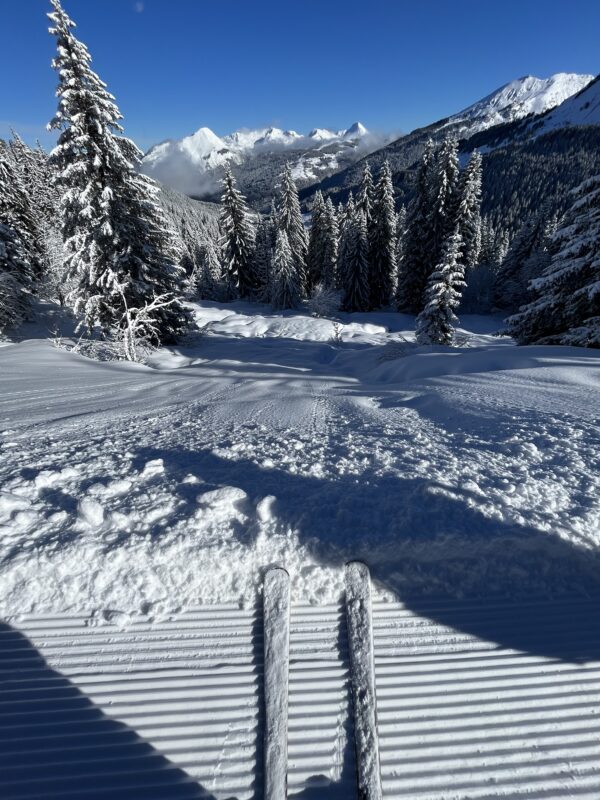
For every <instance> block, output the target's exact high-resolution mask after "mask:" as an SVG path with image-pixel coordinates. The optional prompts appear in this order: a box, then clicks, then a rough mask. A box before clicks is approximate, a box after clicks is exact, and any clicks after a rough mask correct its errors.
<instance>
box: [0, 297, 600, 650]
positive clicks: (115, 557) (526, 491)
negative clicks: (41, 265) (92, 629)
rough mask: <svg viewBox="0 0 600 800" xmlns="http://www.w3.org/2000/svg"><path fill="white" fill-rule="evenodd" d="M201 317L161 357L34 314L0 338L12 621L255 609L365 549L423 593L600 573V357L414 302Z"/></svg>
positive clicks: (375, 571)
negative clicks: (429, 334)
mask: <svg viewBox="0 0 600 800" xmlns="http://www.w3.org/2000/svg"><path fill="white" fill-rule="evenodd" d="M195 313H196V318H197V322H198V325H199V327H200V328H201V330H202V335H198V336H196V338H195V340H190V342H189V343H188V346H186V347H179V348H176V349H174V350H163V351H160V352H159V353H158V354H157V355H156V356H155V358H154V359H153V363H152V365H151V366H141V365H133V364H127V363H108V362H97V361H92V360H90V359H87V358H85V357H83V356H80V355H76V354H74V353H71V352H68V351H67V350H64V349H58V348H57V347H55V346H54V345H53V343H52V341H50V340H48V339H44V338H36V337H37V336H39V332H38V328H36V327H34V326H32V327H31V329H30V333H28V331H27V328H26V327H25V328H24V329H23V340H22V341H20V342H18V343H14V344H10V343H4V346H3V347H0V441H1V461H0V479H1V487H0V489H1V494H0V541H1V542H2V560H1V566H0V584H1V586H2V591H1V592H0V611H1V613H2V615H3V617H4V618H5V619H9V620H10V619H16V618H18V617H19V616H20V615H22V614H25V613H48V612H62V613H66V612H77V613H79V614H82V613H83V614H84V615H86V616H87V617H88V618H89V620H90V623H92V624H94V623H96V622H98V623H101V622H104V621H112V622H115V623H117V624H118V625H120V626H126V625H127V623H128V622H129V621H131V620H132V619H147V620H152V619H157V618H162V617H165V616H168V615H169V614H170V613H172V612H174V611H177V610H181V609H185V608H190V607H196V606H198V605H199V604H204V603H216V602H219V603H231V602H234V603H239V604H241V605H245V606H250V605H251V604H252V603H253V601H254V599H255V597H256V593H257V589H259V587H260V583H261V579H262V573H263V571H264V569H265V567H267V566H269V565H272V564H281V565H283V566H285V567H286V568H287V569H288V570H289V572H290V574H291V579H292V596H293V598H294V600H295V601H302V602H311V603H335V602H337V601H338V600H339V597H340V594H341V591H342V588H343V569H342V567H343V564H344V562H345V561H346V560H347V559H349V558H359V559H364V560H366V561H367V562H368V563H369V565H370V567H371V572H372V576H373V579H374V581H375V584H376V589H375V596H376V598H377V599H378V600H379V601H381V600H386V599H387V600H393V599H400V600H402V602H405V603H409V604H411V603H412V604H414V605H415V607H418V605H419V603H421V602H425V599H424V598H426V597H428V596H432V595H445V596H451V597H457V598H458V597H460V598H472V597H475V598H476V597H483V596H487V597H489V595H490V594H498V595H506V596H510V597H515V596H517V597H523V596H530V595H540V594H542V595H544V594H549V595H556V594H561V593H572V592H581V593H584V592H586V591H587V590H591V589H592V588H595V583H596V580H597V576H598V575H600V570H599V569H598V557H597V555H596V549H597V545H598V543H599V539H600V500H599V498H600V492H599V488H600V469H599V467H600V427H599V423H598V419H599V416H600V415H599V412H600V392H599V390H600V353H598V352H594V351H589V350H582V349H575V348H559V347H528V348H517V347H515V346H514V345H513V343H512V342H511V340H510V339H508V338H506V337H498V336H494V335H493V334H494V332H495V331H496V330H497V329H498V328H499V327H500V326H501V321H500V320H499V319H497V318H487V317H474V316H471V317H469V316H465V317H463V319H462V325H463V333H464V346H462V347H460V348H457V349H453V350H448V349H444V348H435V349H432V348H423V347H421V348H419V347H416V346H415V345H414V344H413V343H412V338H413V337H412V328H413V320H412V318H410V317H407V316H402V315H399V314H395V313H378V314H356V315H340V318H339V319H340V322H339V324H337V325H336V324H334V323H333V322H332V321H330V320H323V319H321V320H315V319H312V318H310V317H308V316H306V315H303V314H294V313H286V314H283V315H280V314H272V313H271V312H270V311H269V310H268V309H267V308H266V307H260V306H255V305H245V304H242V303H238V304H231V305H224V304H223V305H219V304H216V303H204V304H202V305H198V306H197V307H195ZM29 335H31V336H32V337H33V338H27V337H28V336H29ZM407 340H408V341H407ZM509 643H510V642H509Z"/></svg>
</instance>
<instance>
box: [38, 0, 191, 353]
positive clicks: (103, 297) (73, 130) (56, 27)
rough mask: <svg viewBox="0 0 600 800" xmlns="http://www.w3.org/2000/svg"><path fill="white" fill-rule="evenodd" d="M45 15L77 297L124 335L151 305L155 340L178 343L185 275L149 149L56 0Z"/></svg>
mask: <svg viewBox="0 0 600 800" xmlns="http://www.w3.org/2000/svg"><path fill="white" fill-rule="evenodd" d="M51 4H52V7H53V9H54V10H53V12H52V13H50V14H49V15H48V16H49V18H50V20H51V21H52V24H53V27H52V28H50V33H51V34H52V35H53V36H55V37H56V44H57V50H58V53H57V56H56V58H55V59H54V61H53V67H54V69H55V70H56V71H57V72H58V76H59V84H58V89H57V96H58V98H59V100H58V111H57V113H56V116H55V117H54V119H53V120H52V121H51V123H50V128H51V129H55V130H58V131H59V136H58V142H57V145H56V147H55V149H54V151H53V152H52V161H53V164H54V165H55V167H56V170H57V180H58V184H59V187H60V190H61V192H62V200H61V208H60V211H61V216H62V233H63V238H64V241H65V245H66V251H67V255H66V261H67V266H68V270H69V274H70V276H71V277H72V278H73V279H74V281H75V289H74V291H73V293H72V295H71V301H72V303H73V306H74V309H75V311H76V313H79V314H82V315H83V324H85V325H86V326H87V327H88V328H92V327H93V325H94V324H95V323H96V322H98V323H99V324H100V325H101V326H102V328H103V329H104V330H105V331H115V330H117V331H118V330H122V329H123V328H124V327H126V326H127V324H128V322H127V320H128V319H130V318H131V317H132V314H134V313H135V311H136V310H137V309H139V310H140V312H141V311H142V310H143V309H147V308H148V307H149V306H150V305H152V312H151V313H150V314H148V313H146V312H144V319H146V320H148V330H149V331H150V333H151V339H152V340H153V341H154V340H160V341H163V342H166V341H171V340H173V337H174V336H175V335H176V334H177V333H178V332H180V331H181V330H182V329H183V328H184V327H185V325H186V323H187V314H186V312H185V311H184V309H183V307H182V306H181V304H180V303H179V301H177V300H176V299H175V298H174V297H171V300H170V302H154V301H155V299H156V298H157V297H165V296H167V295H172V294H173V293H175V292H178V291H179V289H180V287H181V283H182V281H183V279H184V277H185V276H184V274H183V270H181V269H180V268H179V266H178V252H177V250H176V245H175V240H174V237H173V233H172V231H171V230H170V229H169V226H168V224H167V221H166V218H165V216H164V214H163V212H162V210H161V209H160V207H159V206H158V204H157V202H156V194H157V191H158V190H157V188H156V186H155V184H154V183H153V182H152V181H150V179H148V178H146V177H145V176H143V175H141V174H140V173H139V172H138V171H137V170H138V167H139V164H140V162H141V157H142V153H141V151H140V150H138V148H137V147H136V146H135V145H134V144H133V142H131V141H130V140H129V139H125V138H122V137H120V136H118V135H117V134H119V133H120V132H121V131H122V128H121V126H120V124H119V120H120V119H121V114H120V113H119V110H118V108H117V106H116V104H115V102H114V98H113V97H112V95H110V94H109V93H108V91H107V90H106V85H105V84H104V83H103V82H102V81H101V80H100V78H99V77H98V76H97V75H96V73H95V72H93V71H92V69H91V67H90V62H91V57H90V54H89V52H88V50H87V48H86V47H85V45H84V44H82V43H81V42H79V41H78V40H77V39H76V38H75V36H74V34H73V28H74V27H75V23H74V22H73V21H72V20H71V19H70V18H69V17H68V15H67V14H66V12H65V11H64V10H63V9H62V7H61V4H60V2H59V0H51Z"/></svg>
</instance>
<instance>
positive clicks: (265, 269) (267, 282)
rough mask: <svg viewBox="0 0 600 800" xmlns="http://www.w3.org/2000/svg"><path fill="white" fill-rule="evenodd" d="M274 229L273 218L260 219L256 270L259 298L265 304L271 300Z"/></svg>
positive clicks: (257, 233) (256, 248) (256, 246)
mask: <svg viewBox="0 0 600 800" xmlns="http://www.w3.org/2000/svg"><path fill="white" fill-rule="evenodd" d="M274 227H275V226H274V222H273V218H272V216H270V215H267V216H263V217H261V218H260V220H259V223H258V226H257V228H256V241H255V244H254V269H255V272H256V277H257V279H258V281H259V290H258V295H257V297H258V299H259V300H261V301H262V302H263V303H268V302H269V301H270V299H271V282H272V262H273V249H274V248H273V239H274V238H275V237H276V234H277V232H276V231H275V230H274Z"/></svg>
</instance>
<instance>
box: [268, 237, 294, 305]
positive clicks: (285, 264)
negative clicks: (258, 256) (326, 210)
mask: <svg viewBox="0 0 600 800" xmlns="http://www.w3.org/2000/svg"><path fill="white" fill-rule="evenodd" d="M272 269H273V276H272V284H271V305H272V306H273V309H274V310H276V311H282V310H283V309H285V308H297V306H298V305H299V304H300V301H301V299H302V291H301V287H300V284H299V281H298V268H297V262H296V260H295V258H294V254H293V253H292V248H291V247H290V243H289V241H288V235H287V233H286V231H285V229H284V228H279V229H278V231H277V239H276V241H275V251H274V253H273V268H272Z"/></svg>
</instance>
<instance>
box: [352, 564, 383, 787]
mask: <svg viewBox="0 0 600 800" xmlns="http://www.w3.org/2000/svg"><path fill="white" fill-rule="evenodd" d="M345 582H346V619H347V625H348V640H349V649H350V665H351V677H352V705H353V710H354V737H355V744H356V764H357V780H358V798H359V800H382V797H383V795H382V790H381V769H380V765H379V743H378V736H377V696H376V692H375V661H374V656H373V622H372V611H371V577H370V573H369V568H368V567H367V565H366V564H364V563H363V562H361V561H350V562H349V563H348V564H346V573H345Z"/></svg>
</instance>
